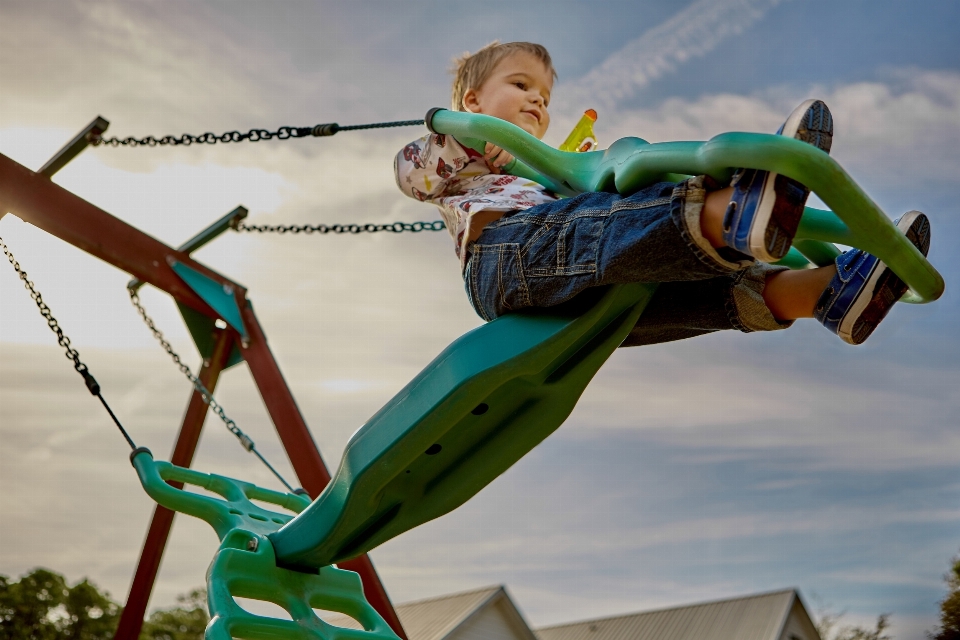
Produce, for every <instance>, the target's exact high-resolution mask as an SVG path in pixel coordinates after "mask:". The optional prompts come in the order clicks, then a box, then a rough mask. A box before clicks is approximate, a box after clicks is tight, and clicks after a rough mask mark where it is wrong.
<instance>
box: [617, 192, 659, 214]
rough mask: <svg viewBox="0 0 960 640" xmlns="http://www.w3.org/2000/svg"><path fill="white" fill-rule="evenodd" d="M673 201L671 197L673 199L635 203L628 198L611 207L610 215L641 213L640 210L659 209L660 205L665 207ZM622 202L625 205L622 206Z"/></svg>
mask: <svg viewBox="0 0 960 640" xmlns="http://www.w3.org/2000/svg"><path fill="white" fill-rule="evenodd" d="M672 200H673V197H672V196H671V197H663V198H657V199H656V200H646V201H644V202H639V203H638V202H633V201H631V200H627V199H626V198H624V199H623V200H619V201H617V202H615V203H614V204H613V206H611V207H610V213H614V212H616V211H639V210H640V209H649V208H650V207H659V206H660V205H663V204H670V202H671V201H672ZM621 202H622V203H625V204H623V205H622V206H621V204H620V203H621Z"/></svg>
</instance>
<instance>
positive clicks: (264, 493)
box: [130, 447, 310, 541]
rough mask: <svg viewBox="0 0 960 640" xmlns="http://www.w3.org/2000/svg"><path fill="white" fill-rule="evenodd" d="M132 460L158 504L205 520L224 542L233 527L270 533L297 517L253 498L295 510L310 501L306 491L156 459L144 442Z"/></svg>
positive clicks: (296, 511) (305, 505) (294, 511)
mask: <svg viewBox="0 0 960 640" xmlns="http://www.w3.org/2000/svg"><path fill="white" fill-rule="evenodd" d="M130 461H131V462H132V463H133V468H134V469H136V470H137V475H138V476H139V477H140V484H142V485H143V489H144V490H145V491H146V492H147V494H148V495H149V496H150V497H151V498H153V499H154V500H155V501H156V502H157V504H160V505H162V506H164V507H166V508H168V509H170V510H172V511H179V512H180V513H185V514H187V515H191V516H193V517H195V518H200V519H201V520H204V521H205V522H207V524H209V525H210V526H211V527H213V529H214V531H216V532H217V537H218V538H220V540H221V541H222V540H223V539H224V538H225V537H226V536H227V534H228V533H230V531H232V530H234V529H244V530H246V531H250V532H253V533H257V534H262V535H267V534H269V533H273V532H274V531H276V530H277V529H279V528H280V527H282V526H283V525H285V524H286V523H287V522H289V521H290V520H292V519H293V515H291V514H287V513H280V512H276V511H268V510H267V509H263V508H262V507H260V506H258V505H256V504H254V503H253V502H251V500H259V501H261V502H267V503H270V504H275V505H277V506H278V507H283V508H284V509H286V510H288V511H292V512H293V513H294V514H296V513H300V512H301V511H303V510H304V509H305V508H306V507H307V506H308V505H309V504H310V499H309V498H307V497H306V496H300V495H295V494H292V493H280V492H278V491H271V490H269V489H263V488H261V487H258V486H256V485H254V484H250V483H249V482H242V481H240V480H234V479H233V478H226V477H224V476H218V475H213V474H207V473H200V472H199V471H193V470H191V469H184V468H183V467H177V466H175V465H172V464H170V463H169V462H164V461H154V459H153V454H152V453H150V451H149V450H148V449H144V448H142V447H141V448H139V449H137V450H136V451H134V452H133V453H132V454H131V455H130ZM168 481H169V482H171V483H179V484H190V485H193V486H196V487H201V488H202V489H206V490H207V491H210V492H213V493H215V494H218V495H220V496H222V497H223V499H218V498H214V497H211V496H206V495H201V494H199V493H193V492H190V491H185V490H183V489H181V488H178V487H176V486H174V485H171V484H168Z"/></svg>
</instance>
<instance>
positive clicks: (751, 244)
mask: <svg viewBox="0 0 960 640" xmlns="http://www.w3.org/2000/svg"><path fill="white" fill-rule="evenodd" d="M777 135H781V136H789V137H791V138H795V139H797V140H803V141H804V142H806V143H807V144H811V145H813V146H815V147H817V148H818V149H821V150H823V151H826V152H827V153H830V146H831V144H832V143H833V116H832V115H830V109H829V108H827V105H826V104H824V103H823V101H821V100H807V101H806V102H804V103H803V104H801V105H800V106H799V107H797V108H796V109H794V110H793V113H791V114H790V117H789V118H787V121H786V122H784V123H783V126H782V127H780V130H779V131H777ZM730 186H732V187H733V196H732V197H731V199H730V204H729V205H728V207H727V212H726V214H725V216H724V219H723V241H724V242H725V243H726V245H727V246H728V247H730V248H731V249H735V250H736V251H739V252H740V253H746V254H747V255H750V256H753V257H754V258H756V259H757V260H760V261H762V262H776V261H777V260H780V259H781V258H783V256H785V255H787V251H789V250H790V245H791V244H792V243H793V236H794V235H795V234H796V233H797V227H798V226H800V218H801V217H802V216H803V207H804V205H805V204H806V202H807V196H808V195H810V190H809V189H807V188H806V187H805V186H803V185H802V184H800V183H799V182H797V181H796V180H791V179H790V178H788V177H786V176H781V175H778V174H776V173H771V172H769V171H761V170H759V169H740V170H738V171H737V172H736V173H735V174H734V176H733V180H732V181H731V183H730Z"/></svg>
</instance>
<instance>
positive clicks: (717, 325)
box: [464, 177, 791, 346]
mask: <svg viewBox="0 0 960 640" xmlns="http://www.w3.org/2000/svg"><path fill="white" fill-rule="evenodd" d="M705 195H706V191H705V188H704V179H703V178H702V177H697V178H691V179H690V180H687V181H685V182H681V183H679V184H674V183H667V182H663V183H659V184H655V185H652V186H650V187H647V188H646V189H643V190H641V191H638V192H637V193H634V194H632V195H630V196H627V197H623V196H620V195H617V194H611V193H585V194H581V195H579V196H576V197H574V198H569V199H564V200H557V201H555V202H549V203H545V204H541V205H538V206H536V207H533V208H531V209H526V210H522V211H514V212H510V213H507V214H506V215H504V216H503V217H502V218H500V219H499V220H496V221H494V222H492V223H490V224H489V225H487V226H486V228H484V230H483V233H482V234H481V235H480V237H479V238H478V239H477V240H476V242H474V243H473V244H471V245H470V246H469V247H468V250H469V251H470V253H471V255H470V258H469V260H468V262H467V267H466V270H465V271H464V284H465V287H466V289H467V294H468V296H469V298H470V302H471V304H472V305H473V308H474V309H475V310H476V312H477V313H478V314H479V315H480V317H481V318H483V319H484V320H487V321H490V320H493V319H494V318H497V317H498V316H501V315H503V314H504V313H508V312H510V311H515V310H518V309H523V308H525V307H550V306H553V305H556V304H560V303H562V302H565V301H567V300H569V299H571V298H573V297H574V296H576V295H577V294H578V293H580V292H582V291H583V290H585V289H587V288H588V287H597V286H603V285H609V284H621V283H627V282H659V283H662V284H660V286H659V287H658V288H657V292H656V294H655V295H654V297H653V299H652V300H651V301H650V304H649V305H647V308H646V310H645V311H644V312H643V314H641V316H640V320H639V321H638V322H637V325H636V326H635V327H634V329H633V331H632V332H631V333H630V335H629V336H628V337H627V339H626V340H625V341H624V343H623V346H639V345H644V344H654V343H658V342H668V341H671V340H680V339H683V338H690V337H693V336H698V335H703V334H705V333H711V332H713V331H720V330H723V329H738V330H740V331H745V332H749V331H771V330H775V329H782V328H786V327H788V326H790V324H791V323H789V322H780V321H778V320H776V319H775V318H774V317H773V315H772V314H771V313H770V310H769V309H768V308H767V306H766V304H765V303H764V301H763V287H764V284H765V282H766V277H767V276H768V275H769V274H770V273H773V272H775V271H778V270H781V269H783V267H774V266H771V265H767V264H764V263H760V262H755V261H753V259H752V258H750V257H749V256H746V255H744V254H741V253H737V252H735V251H732V250H729V249H723V250H717V249H714V248H713V247H711V246H710V244H709V243H708V242H707V241H706V240H705V239H704V238H703V236H702V235H701V232H700V213H701V211H702V209H703V202H704V198H705Z"/></svg>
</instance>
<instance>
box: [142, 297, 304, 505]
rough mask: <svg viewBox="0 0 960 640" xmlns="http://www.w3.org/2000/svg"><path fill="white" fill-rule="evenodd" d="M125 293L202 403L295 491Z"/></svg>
mask: <svg viewBox="0 0 960 640" xmlns="http://www.w3.org/2000/svg"><path fill="white" fill-rule="evenodd" d="M127 293H129V294H130V302H131V304H133V306H134V307H135V308H136V310H137V313H139V314H140V317H141V318H143V321H144V323H145V324H146V325H147V328H148V329H150V333H152V334H153V337H154V338H156V339H157V342H159V343H160V346H161V347H163V350H164V351H166V352H167V355H169V356H170V358H171V359H172V360H173V363H174V364H175V365H177V368H178V369H180V372H181V373H182V374H183V375H184V376H185V377H186V378H187V380H189V381H190V383H191V384H192V385H193V387H194V389H196V390H197V393H199V394H200V397H201V398H202V399H203V401H204V403H206V404H207V405H208V406H209V407H210V409H211V410H213V412H214V413H216V414H217V416H218V417H219V418H220V420H222V421H223V424H224V426H226V427H227V430H228V431H230V433H232V434H233V435H234V436H236V438H237V440H239V441H240V444H241V445H242V446H243V448H244V449H246V450H247V451H249V452H251V453H254V454H256V456H257V457H258V458H260V460H262V461H263V463H264V464H265V465H267V468H269V469H270V471H272V472H273V475H275V476H277V478H278V479H279V480H280V482H282V483H283V485H284V486H285V487H286V488H287V489H289V490H290V491H291V492H294V493H296V492H297V491H298V490H297V489H294V488H293V487H292V486H290V484H289V483H288V482H287V481H286V480H285V479H284V478H283V476H281V475H280V474H279V473H278V472H277V470H276V469H274V467H273V465H271V464H270V463H269V462H267V460H266V458H264V457H263V456H262V455H261V454H260V452H259V451H257V447H256V445H255V444H254V442H253V440H252V439H251V438H250V436H248V435H247V434H245V433H244V432H243V431H241V430H240V427H238V426H237V423H236V422H234V421H233V419H231V418H229V417H228V416H227V414H226V412H224V410H223V407H222V406H221V405H220V403H219V402H217V401H216V400H215V399H214V398H213V394H212V393H210V391H209V390H208V389H207V387H206V386H205V385H204V384H203V382H201V381H200V378H198V377H197V376H195V375H194V374H193V371H191V370H190V367H189V366H187V364H186V363H185V362H183V360H181V359H180V355H179V354H178V353H177V352H176V351H174V350H173V347H172V346H171V345H170V343H169V342H168V341H167V339H166V338H165V337H164V335H163V332H162V331H160V329H158V328H157V325H156V324H154V322H153V318H151V317H150V316H149V315H147V310H146V309H144V308H143V304H141V302H140V295H139V294H138V293H137V290H136V289H133V288H128V289H127ZM301 491H302V490H301Z"/></svg>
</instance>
